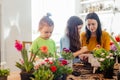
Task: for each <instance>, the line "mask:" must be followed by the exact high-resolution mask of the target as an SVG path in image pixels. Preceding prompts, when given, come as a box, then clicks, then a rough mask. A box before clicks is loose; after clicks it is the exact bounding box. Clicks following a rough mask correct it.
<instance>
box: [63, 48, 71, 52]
mask: <svg viewBox="0 0 120 80" xmlns="http://www.w3.org/2000/svg"><path fill="white" fill-rule="evenodd" d="M63 51H65V52H66V53H68V52H71V50H69V49H67V48H63Z"/></svg>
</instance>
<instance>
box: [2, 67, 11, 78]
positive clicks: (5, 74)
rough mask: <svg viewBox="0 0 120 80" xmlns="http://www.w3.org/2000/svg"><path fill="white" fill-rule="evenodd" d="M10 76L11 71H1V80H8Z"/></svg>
mask: <svg viewBox="0 0 120 80" xmlns="http://www.w3.org/2000/svg"><path fill="white" fill-rule="evenodd" d="M9 74H10V70H9V69H0V80H7V76H8V75H9Z"/></svg>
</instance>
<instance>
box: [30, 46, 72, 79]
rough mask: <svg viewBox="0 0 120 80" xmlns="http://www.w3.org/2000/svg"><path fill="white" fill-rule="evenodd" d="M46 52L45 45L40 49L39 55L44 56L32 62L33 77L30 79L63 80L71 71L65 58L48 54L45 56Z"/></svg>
mask: <svg viewBox="0 0 120 80" xmlns="http://www.w3.org/2000/svg"><path fill="white" fill-rule="evenodd" d="M46 53H48V49H47V47H46V48H44V49H42V50H41V56H43V55H44V58H41V57H40V58H38V59H36V61H35V62H34V66H35V67H34V68H35V72H34V73H33V74H34V76H35V78H32V80H61V78H62V80H65V79H63V78H65V75H66V74H69V73H72V68H70V67H68V66H67V60H64V59H58V58H56V57H55V56H48V55H46V57H45V54H46Z"/></svg>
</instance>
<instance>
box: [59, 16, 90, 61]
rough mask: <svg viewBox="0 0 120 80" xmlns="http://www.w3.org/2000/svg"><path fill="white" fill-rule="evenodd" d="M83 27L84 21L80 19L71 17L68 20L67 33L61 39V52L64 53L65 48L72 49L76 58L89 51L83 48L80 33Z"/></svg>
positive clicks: (77, 59) (76, 59)
mask: <svg viewBox="0 0 120 80" xmlns="http://www.w3.org/2000/svg"><path fill="white" fill-rule="evenodd" d="M82 27H83V21H82V20H81V19H80V18H79V17H77V16H71V17H70V18H69V19H68V21H67V27H66V33H65V35H64V36H63V37H62V38H61V39H60V51H62V50H63V48H67V49H70V50H71V51H72V52H73V55H74V56H75V57H77V56H78V55H80V54H82V53H84V52H87V51H88V49H87V48H85V47H83V48H81V43H80V34H79V33H80V30H81V28H82ZM74 61H75V62H76V61H79V58H75V59H74Z"/></svg>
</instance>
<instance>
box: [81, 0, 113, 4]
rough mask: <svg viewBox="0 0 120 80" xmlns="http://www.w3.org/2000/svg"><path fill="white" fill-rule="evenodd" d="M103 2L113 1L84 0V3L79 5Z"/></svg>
mask: <svg viewBox="0 0 120 80" xmlns="http://www.w3.org/2000/svg"><path fill="white" fill-rule="evenodd" d="M103 1H114V0H86V1H81V2H80V4H89V3H95V2H103Z"/></svg>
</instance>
